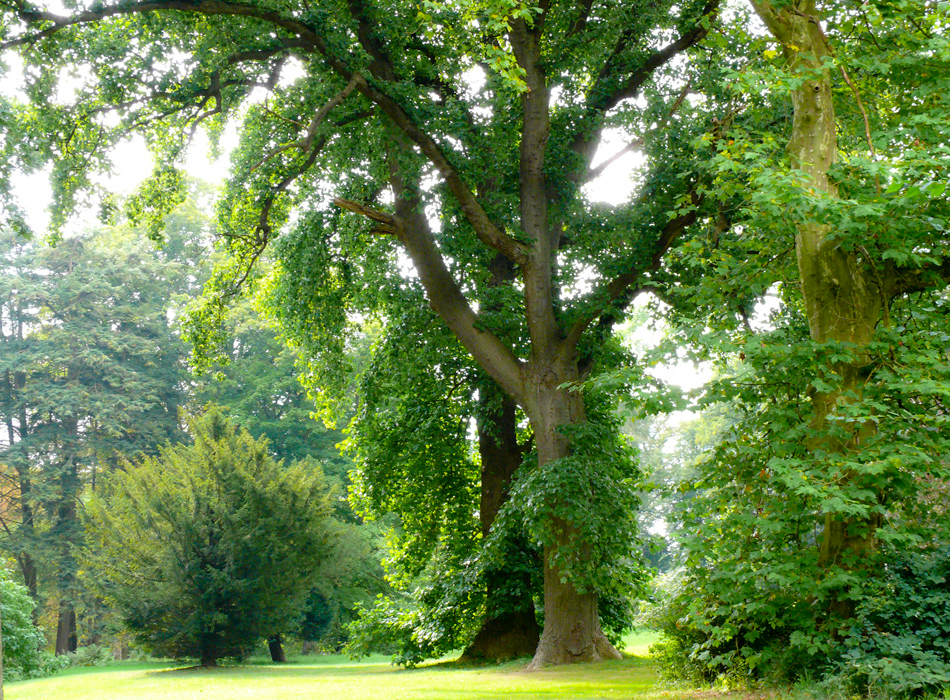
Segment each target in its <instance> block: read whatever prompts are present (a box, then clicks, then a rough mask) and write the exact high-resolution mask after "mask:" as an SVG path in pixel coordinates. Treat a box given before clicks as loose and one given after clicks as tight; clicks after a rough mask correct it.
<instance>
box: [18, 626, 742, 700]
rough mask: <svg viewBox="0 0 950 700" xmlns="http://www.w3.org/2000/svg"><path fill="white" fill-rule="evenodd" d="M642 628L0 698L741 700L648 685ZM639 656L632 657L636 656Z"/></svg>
mask: <svg viewBox="0 0 950 700" xmlns="http://www.w3.org/2000/svg"><path fill="white" fill-rule="evenodd" d="M651 641H652V639H651V636H650V635H649V634H640V635H632V636H630V637H628V639H627V642H628V643H627V645H626V649H627V653H628V654H630V656H628V658H625V659H623V660H622V661H606V662H602V663H597V664H583V665H579V666H568V667H559V668H553V669H547V670H543V671H532V672H527V671H525V670H524V667H525V665H526V663H527V660H523V661H521V662H515V663H510V664H504V665H502V666H491V667H459V666H458V665H455V664H451V663H437V664H432V665H428V666H425V667H422V668H418V669H413V670H404V669H397V668H395V667H393V666H392V665H390V663H389V658H388V657H373V658H370V659H367V660H364V661H361V662H352V661H349V660H348V659H346V658H345V657H342V656H310V657H299V658H297V659H294V660H293V661H292V662H291V663H289V664H285V665H277V664H269V663H264V662H263V661H262V662H260V663H251V664H244V665H240V666H222V667H220V668H216V669H196V668H186V667H182V666H180V665H175V664H172V663H160V662H151V663H137V664H130V663H123V664H116V665H113V666H104V667H98V668H79V669H69V670H67V671H64V672H62V673H59V674H56V675H55V676H52V677H50V678H43V679H39V680H34V681H21V682H17V683H9V684H7V685H6V687H5V691H6V692H5V697H6V700H101V699H105V698H108V700H171V699H172V698H174V699H175V700H192V699H194V700H199V699H200V700H252V699H253V700H266V699H270V698H279V699H280V700H298V699H299V700H304V699H306V700H312V698H321V700H337V699H339V700H388V699H389V698H393V699H398V700H481V699H482V698H485V699H491V698H499V699H501V698H517V699H518V700H541V699H542V698H557V699H558V700H566V699H587V698H590V699H594V698H597V699H605V700H606V699H611V700H613V699H616V700H621V699H622V700H687V699H696V700H699V699H700V698H703V699H704V700H705V699H707V698H717V699H722V700H725V699H726V698H729V700H744V698H746V697H748V696H746V695H742V694H740V695H722V694H717V693H702V692H695V693H694V692H688V691H683V690H673V689H669V688H664V687H663V686H662V685H661V684H659V683H658V679H657V677H656V673H655V670H654V668H653V665H652V663H651V662H650V660H649V659H647V658H645V656H642V655H645V653H646V650H647V648H648V647H649V644H650V642H651ZM638 654H639V655H641V656H638Z"/></svg>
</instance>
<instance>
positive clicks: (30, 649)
mask: <svg viewBox="0 0 950 700" xmlns="http://www.w3.org/2000/svg"><path fill="white" fill-rule="evenodd" d="M35 607H36V603H35V601H34V600H33V599H32V598H31V597H30V594H29V591H27V589H26V588H25V587H24V586H23V585H21V584H19V583H17V582H16V581H11V580H10V577H9V575H8V574H7V572H6V570H5V569H2V568H0V614H2V617H3V619H2V624H3V673H4V676H5V677H6V678H7V679H9V680H16V679H18V678H36V677H38V676H42V675H45V672H46V669H45V664H44V663H43V658H42V656H41V655H40V644H42V642H43V638H42V636H41V635H40V632H39V630H37V629H36V626H35V625H34V624H33V609H34V608H35Z"/></svg>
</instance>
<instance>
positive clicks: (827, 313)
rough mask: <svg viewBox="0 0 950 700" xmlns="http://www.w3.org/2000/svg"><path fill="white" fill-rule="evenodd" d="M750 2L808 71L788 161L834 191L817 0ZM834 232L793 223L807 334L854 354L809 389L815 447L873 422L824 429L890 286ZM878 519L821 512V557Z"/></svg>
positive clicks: (855, 544)
mask: <svg viewBox="0 0 950 700" xmlns="http://www.w3.org/2000/svg"><path fill="white" fill-rule="evenodd" d="M752 5H753V7H754V8H755V9H756V11H757V12H758V13H759V16H760V17H762V19H763V21H764V22H765V24H766V26H767V27H768V28H769V30H770V31H771V32H772V34H773V35H774V36H775V38H776V39H778V41H779V42H780V43H781V44H782V47H783V52H784V56H785V59H786V62H787V63H788V66H789V68H791V69H792V70H798V71H801V72H803V73H806V74H807V75H808V78H809V79H808V80H805V81H803V83H802V85H801V87H799V88H798V89H796V90H794V91H793V92H792V105H793V108H794V120H793V123H792V133H791V135H790V137H789V142H788V147H787V150H788V154H789V157H790V159H791V162H792V165H793V166H795V167H796V168H798V169H800V170H801V171H802V173H803V174H804V175H805V176H806V178H807V179H806V181H805V182H804V183H803V185H804V186H805V187H808V188H810V189H811V190H812V191H814V192H815V193H816V194H818V195H823V196H827V197H837V196H838V189H837V186H836V185H835V183H834V182H833V181H832V180H831V179H830V178H829V176H828V173H829V170H830V168H831V166H832V165H833V164H834V162H835V160H836V159H837V148H838V145H837V134H836V120H835V110H834V101H833V96H832V85H831V77H830V75H829V73H828V68H827V65H828V64H827V61H828V60H829V59H830V58H831V47H830V46H829V44H828V42H827V39H826V37H825V36H824V35H823V33H822V30H821V24H820V22H821V18H820V17H819V16H818V12H817V9H816V7H815V3H814V0H794V2H793V3H791V5H789V4H784V3H783V4H778V3H775V4H773V3H772V2H770V1H769V0H765V1H763V0H752ZM831 233H832V231H831V230H830V228H829V227H828V226H826V225H822V224H819V223H815V222H814V221H809V220H805V221H803V222H802V223H801V224H800V225H799V227H798V233H797V236H796V241H795V243H796V253H797V257H798V268H799V275H800V278H801V287H802V295H803V297H804V300H805V310H806V314H807V316H808V327H809V334H810V336H811V339H812V340H814V341H816V342H818V343H826V342H843V343H848V344H850V346H851V347H852V349H853V352H854V355H855V356H854V359H853V360H852V361H851V362H840V363H838V364H837V365H835V366H834V367H833V369H832V371H833V373H834V374H835V375H836V376H835V377H834V383H835V384H837V387H836V388H835V389H834V390H832V391H828V392H818V391H815V392H814V393H813V394H812V407H813V418H812V422H811V427H812V429H813V431H814V435H815V437H814V438H813V439H812V440H811V441H810V443H809V445H808V447H809V449H810V450H812V451H813V452H816V451H819V450H820V451H822V452H825V453H832V454H833V453H846V452H848V451H850V450H853V449H854V448H855V447H856V446H857V445H858V444H860V443H861V442H862V441H863V440H864V439H865V438H867V437H868V436H869V435H870V433H871V432H872V431H873V429H874V428H873V426H872V425H859V426H855V427H854V428H853V430H852V431H851V432H850V434H848V435H846V436H845V437H843V438H840V437H838V438H831V437H829V436H828V435H827V428H828V426H829V418H830V417H831V416H832V415H833V414H834V413H835V412H836V410H838V406H839V405H840V404H841V403H842V402H850V401H858V400H860V399H861V395H862V388H863V381H864V376H865V374H866V370H867V368H868V366H869V363H870V357H869V356H868V355H867V353H865V352H864V349H865V348H866V347H867V346H868V343H870V341H871V339H872V337H873V335H874V331H875V328H876V326H877V324H878V323H879V322H880V321H881V320H882V317H883V314H884V311H885V309H886V300H887V298H888V296H889V294H890V290H889V289H887V288H885V287H884V286H883V283H882V282H879V281H877V280H876V278H874V277H873V276H872V275H871V273H870V272H869V269H868V265H869V264H870V262H871V261H867V260H865V261H864V263H863V264H862V263H861V261H860V260H859V258H858V256H857V255H856V254H855V253H854V252H853V251H852V250H845V249H844V248H843V247H842V246H840V245H839V243H838V241H836V240H835V239H834V238H833V237H832V236H831V235H830V234H831ZM842 476H843V478H844V479H845V480H846V482H850V483H854V480H855V479H856V478H857V475H855V474H844V475H842ZM880 524H881V523H880V518H879V517H878V516H871V517H865V518H851V517H844V516H841V515H839V514H836V513H828V514H826V515H825V516H824V528H823V531H822V536H821V542H820V547H819V562H820V563H821V564H823V565H830V564H834V563H843V564H845V565H846V566H860V565H861V562H862V560H864V559H866V558H867V556H868V555H869V554H870V553H872V552H873V551H874V550H875V549H876V534H875V533H876V530H877V528H878V527H879V526H880ZM847 599H848V596H847V595H844V596H841V600H839V601H837V602H833V603H832V606H831V607H832V612H833V613H838V614H843V615H845V616H847V615H848V614H850V613H849V610H850V607H849V604H848V603H847V602H846V600H847Z"/></svg>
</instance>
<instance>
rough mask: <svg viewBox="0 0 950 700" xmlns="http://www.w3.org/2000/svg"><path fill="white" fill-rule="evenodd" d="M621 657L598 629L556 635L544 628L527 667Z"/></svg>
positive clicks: (574, 630)
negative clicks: (590, 631) (536, 648)
mask: <svg viewBox="0 0 950 700" xmlns="http://www.w3.org/2000/svg"><path fill="white" fill-rule="evenodd" d="M622 658H623V656H622V655H621V653H620V652H619V651H617V649H616V648H615V647H614V645H613V644H611V643H610V641H609V640H608V639H607V637H606V635H605V634H604V633H603V632H602V631H601V630H599V629H598V630H595V631H594V632H593V633H587V634H584V633H582V631H581V630H579V629H570V630H567V632H566V633H565V634H561V635H558V636H555V635H553V634H548V630H547V629H545V631H544V634H543V635H542V636H541V641H540V642H539V643H538V650H537V651H536V652H535V654H534V658H533V659H532V660H531V663H530V664H529V665H528V669H529V670H534V669H539V668H545V667H546V666H560V665H563V664H578V663H588V662H591V661H609V660H616V659H622Z"/></svg>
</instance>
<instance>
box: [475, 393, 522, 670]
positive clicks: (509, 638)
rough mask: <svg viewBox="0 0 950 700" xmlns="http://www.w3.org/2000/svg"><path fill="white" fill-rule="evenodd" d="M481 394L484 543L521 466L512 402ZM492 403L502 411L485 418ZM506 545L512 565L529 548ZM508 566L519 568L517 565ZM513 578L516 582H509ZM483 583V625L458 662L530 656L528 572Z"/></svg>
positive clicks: (499, 573)
mask: <svg viewBox="0 0 950 700" xmlns="http://www.w3.org/2000/svg"><path fill="white" fill-rule="evenodd" d="M480 393H481V401H480V403H481V406H482V410H483V412H485V413H483V416H482V417H481V419H480V420H479V421H478V451H479V455H480V457H481V462H482V480H481V499H480V503H479V519H480V521H481V529H482V538H483V539H484V538H487V537H488V535H489V533H490V531H491V528H492V524H493V523H494V522H495V518H496V516H497V515H498V511H499V509H500V508H501V506H502V505H503V504H504V503H505V501H507V500H508V491H509V488H510V486H511V478H512V476H514V473H515V471H516V470H517V469H518V467H520V466H521V462H522V460H523V458H524V449H523V448H522V447H521V445H520V444H518V435H517V428H518V426H517V418H516V412H515V402H514V401H512V400H511V399H510V398H509V397H508V396H506V395H504V393H503V392H502V391H501V389H500V388H499V387H498V386H497V385H495V384H494V383H492V384H491V385H490V387H482V388H481V390H480ZM496 401H500V402H501V410H500V411H497V412H495V413H494V414H488V413H487V412H488V411H490V410H491V406H492V405H494V403H495V402H496ZM509 545H510V548H511V550H513V553H514V554H515V558H516V559H520V558H521V557H519V556H518V555H521V554H524V553H525V550H526V549H527V548H528V543H527V542H526V541H523V540H521V541H515V542H511V543H509ZM507 563H509V562H508V561H507V560H506V564H507ZM511 563H512V564H520V561H515V562H511ZM514 577H518V579H519V580H512V579H513V578H514ZM487 578H488V581H487V590H486V600H487V610H486V615H485V619H484V620H483V621H482V626H481V628H480V629H479V630H478V632H477V633H476V635H475V637H474V639H473V640H472V642H471V644H469V646H468V647H467V648H466V649H465V651H464V652H463V653H462V658H463V659H473V660H480V659H489V660H493V661H501V660H504V659H513V658H517V657H519V656H531V655H532V654H534V652H535V650H536V649H537V647H538V641H539V638H540V630H539V629H538V622H537V619H536V618H535V614H534V600H533V599H532V596H531V574H530V571H525V570H524V567H523V566H513V567H507V566H502V567H501V568H499V569H497V570H491V571H489V572H487ZM512 589H516V590H517V591H518V597H517V598H515V599H510V598H509V599H507V600H503V599H502V596H503V595H505V594H504V591H510V590H512Z"/></svg>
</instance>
